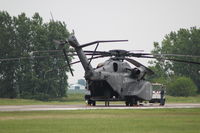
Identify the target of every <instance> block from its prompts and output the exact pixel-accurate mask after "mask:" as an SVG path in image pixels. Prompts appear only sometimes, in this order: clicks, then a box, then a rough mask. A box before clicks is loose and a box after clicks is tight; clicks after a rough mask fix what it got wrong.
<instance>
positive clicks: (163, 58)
mask: <svg viewBox="0 0 200 133" xmlns="http://www.w3.org/2000/svg"><path fill="white" fill-rule="evenodd" d="M141 58H151V59H160V60H169V61H175V62H182V63H189V64H196V65H200V62H196V61H188V60H181V59H172V58H166V57H151V56H141Z"/></svg>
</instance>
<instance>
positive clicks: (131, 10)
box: [0, 0, 200, 83]
mask: <svg viewBox="0 0 200 133" xmlns="http://www.w3.org/2000/svg"><path fill="white" fill-rule="evenodd" d="M199 5H200V0H0V10H1V11H2V10H5V11H7V12H8V13H9V14H10V15H12V16H17V15H19V14H21V13H22V12H25V13H26V14H27V16H28V17H31V16H33V14H34V13H35V12H38V13H39V14H40V16H41V17H43V18H44V21H45V22H48V21H49V20H50V19H51V15H50V12H52V14H53V17H54V19H55V20H59V21H64V22H65V23H66V24H67V28H68V30H69V31H72V29H74V30H75V35H76V37H77V39H78V40H79V42H80V43H87V42H91V41H95V40H105V39H128V40H129V42H127V43H122V44H121V43H116V44H113V43H112V44H102V45H101V46H100V47H99V50H110V49H125V50H144V51H145V52H150V51H151V50H152V49H153V42H155V41H157V42H160V41H161V40H162V39H163V38H164V36H165V35H166V34H169V33H170V32H171V31H177V30H178V29H180V28H190V27H194V26H196V27H198V28H199V27H200V8H199ZM87 49H90V50H91V49H94V47H89V48H87ZM99 61H102V60H97V61H94V63H93V65H96V64H97V62H99ZM139 61H141V62H143V63H144V64H147V61H148V60H145V59H143V60H142V59H140V60H139ZM72 67H73V69H75V72H74V74H75V77H73V78H72V77H71V76H70V80H69V81H70V82H71V83H72V82H75V80H76V79H80V78H83V75H84V71H83V69H82V67H81V66H80V64H79V65H73V66H72Z"/></svg>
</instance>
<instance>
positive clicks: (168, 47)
mask: <svg viewBox="0 0 200 133" xmlns="http://www.w3.org/2000/svg"><path fill="white" fill-rule="evenodd" d="M199 49H200V29H199V28H196V27H192V28H190V29H180V30H179V31H177V32H171V33H170V34H168V35H166V36H165V38H164V39H163V41H162V42H161V43H160V44H159V43H157V42H155V43H154V50H153V51H152V53H153V54H184V55H194V56H200V51H199ZM176 58H178V59H181V60H189V61H196V62H200V58H196V57H193V58H190V57H176ZM153 64H154V66H160V67H159V71H165V74H167V75H172V74H173V75H178V76H185V77H189V78H191V79H192V80H193V81H194V82H195V84H196V85H197V86H198V88H199V92H200V78H199V73H198V71H199V69H200V67H199V65H193V64H187V63H180V62H170V61H162V60H161V61H160V60H157V61H155V62H154V63H153ZM157 68H158V67H157Z"/></svg>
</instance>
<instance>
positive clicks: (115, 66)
mask: <svg viewBox="0 0 200 133" xmlns="http://www.w3.org/2000/svg"><path fill="white" fill-rule="evenodd" d="M113 70H114V72H117V70H118V64H117V63H113Z"/></svg>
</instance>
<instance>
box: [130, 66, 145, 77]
mask: <svg viewBox="0 0 200 133" xmlns="http://www.w3.org/2000/svg"><path fill="white" fill-rule="evenodd" d="M145 74H146V69H145V68H144V67H142V66H141V67H136V68H134V69H131V77H132V78H136V79H143V78H144V76H145Z"/></svg>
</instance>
